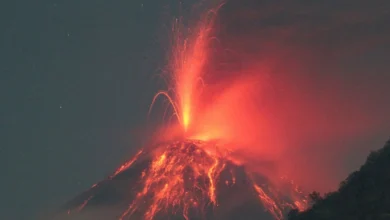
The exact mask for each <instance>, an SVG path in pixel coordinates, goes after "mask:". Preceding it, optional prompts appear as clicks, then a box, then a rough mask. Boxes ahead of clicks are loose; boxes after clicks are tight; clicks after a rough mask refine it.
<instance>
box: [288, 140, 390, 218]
mask: <svg viewBox="0 0 390 220" xmlns="http://www.w3.org/2000/svg"><path fill="white" fill-rule="evenodd" d="M309 198H310V199H311V202H312V207H311V208H310V209H308V210H306V211H304V212H299V211H298V210H291V211H290V213H289V215H288V218H289V220H309V219H310V220H385V219H386V220H390V140H389V141H388V142H387V143H386V144H385V146H384V147H383V148H382V149H380V150H378V151H373V152H371V153H370V155H369V156H368V157H367V160H366V162H365V164H364V165H363V166H361V168H360V169H359V170H358V171H355V172H353V173H351V174H350V175H349V176H348V177H347V178H346V179H345V180H344V181H342V182H341V183H340V188H339V190H338V191H336V192H332V193H328V194H326V195H325V196H324V198H322V197H321V196H320V194H319V193H317V192H313V193H311V194H310V195H309Z"/></svg>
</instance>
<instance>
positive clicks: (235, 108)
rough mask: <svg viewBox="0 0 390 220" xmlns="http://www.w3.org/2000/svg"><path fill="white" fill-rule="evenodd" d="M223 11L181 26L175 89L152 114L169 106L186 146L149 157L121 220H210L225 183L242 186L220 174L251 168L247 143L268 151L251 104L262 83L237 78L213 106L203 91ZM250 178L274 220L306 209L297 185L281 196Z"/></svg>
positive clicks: (172, 68) (172, 67)
mask: <svg viewBox="0 0 390 220" xmlns="http://www.w3.org/2000/svg"><path fill="white" fill-rule="evenodd" d="M220 7H222V4H219V5H218V6H217V7H215V9H213V10H211V11H209V12H207V13H206V14H205V15H204V16H202V19H201V20H200V22H198V24H197V25H195V26H194V27H193V28H192V29H184V30H183V26H181V23H180V19H177V20H176V21H175V23H174V28H173V32H174V44H173V48H172V54H171V63H170V64H169V66H168V71H167V72H169V73H171V75H168V76H167V77H168V78H169V80H168V82H169V86H170V88H169V89H168V90H167V91H160V92H158V93H157V94H156V95H155V97H154V98H153V100H152V104H151V106H150V109H149V114H150V112H151V109H152V108H153V106H154V104H155V102H156V99H157V98H158V97H160V96H164V97H165V98H167V100H168V101H169V103H170V104H171V105H172V108H173V115H175V116H176V117H177V119H178V120H177V121H178V123H179V127H180V129H179V130H180V131H179V132H178V133H180V134H182V135H180V137H181V140H179V141H171V142H168V143H165V144H159V145H158V147H156V148H155V149H153V150H152V151H151V152H149V153H150V154H151V155H152V156H151V157H152V158H151V162H150V164H149V166H148V167H147V168H146V169H145V170H143V171H142V175H141V180H140V182H139V183H140V187H139V190H138V191H137V192H136V195H135V198H134V200H133V201H132V202H131V203H130V204H129V206H128V208H127V209H126V210H124V212H123V213H122V215H121V216H120V219H121V220H122V219H131V217H132V216H133V215H135V214H139V213H141V215H142V216H143V218H144V219H147V220H151V219H154V218H155V217H156V216H157V215H159V214H161V213H172V214H177V213H180V214H181V215H182V216H183V217H184V218H185V219H190V218H191V216H192V215H193V213H204V210H205V209H208V208H210V207H215V206H218V205H219V201H218V194H219V193H220V192H219V188H218V187H219V186H220V185H221V183H225V184H226V185H228V186H232V185H235V184H236V176H235V172H233V171H232V170H229V172H228V173H229V174H230V175H228V177H226V176H224V177H222V175H221V173H222V172H223V171H225V170H226V169H228V168H227V165H228V164H233V165H236V166H244V167H245V166H246V165H248V163H247V162H248V161H245V159H242V158H238V157H236V156H237V153H236V152H237V151H238V150H242V149H244V147H243V146H244V145H240V143H246V144H247V145H245V146H248V145H249V144H250V145H252V146H253V145H255V146H256V145H262V144H261V142H260V143H259V142H254V141H252V140H258V139H259V138H258V133H259V131H261V130H262V129H264V128H262V129H258V128H259V127H258V126H259V124H261V125H262V126H265V125H263V124H262V123H261V122H262V121H261V120H259V119H260V118H261V117H258V115H256V112H257V110H256V108H255V107H254V106H253V105H252V104H251V101H252V97H251V96H252V95H253V94H255V93H256V92H257V88H258V87H259V84H258V81H257V78H256V77H254V76H253V75H251V74H246V75H245V77H241V78H238V79H237V80H236V81H234V82H232V83H231V84H229V86H227V88H225V89H224V90H223V91H221V92H220V93H219V94H217V95H215V94H213V95H214V97H216V99H215V100H214V101H212V102H208V103H207V104H205V100H207V98H208V95H210V94H207V93H201V92H200V91H201V88H200V87H206V85H205V83H204V80H203V76H204V75H205V74H206V68H205V66H206V64H207V61H208V58H209V57H210V51H209V50H210V41H211V40H212V39H214V38H215V37H214V36H213V27H214V26H213V25H214V22H215V20H216V16H217V12H218V10H219V8H220ZM200 82H201V83H200ZM172 132H177V131H176V130H174V131H172ZM246 140H250V141H246ZM224 143H229V145H227V144H224ZM259 149H261V150H259V151H260V152H264V153H268V152H267V151H266V150H264V149H267V146H259ZM244 150H247V149H244ZM244 152H251V151H244ZM142 153H144V151H140V152H139V153H138V154H137V155H136V156H135V157H134V158H133V159H132V160H130V161H128V162H127V163H125V164H124V165H122V166H121V167H120V168H118V170H117V171H115V173H114V174H113V175H112V176H110V179H114V178H115V177H116V176H117V175H119V174H120V173H122V172H124V171H125V170H126V169H129V168H130V167H131V166H132V165H134V164H136V163H137V160H138V158H139V157H140V155H141V154H142ZM249 154H250V153H249ZM245 172H246V174H247V176H249V177H251V178H249V180H250V185H251V188H252V189H251V190H252V191H253V193H255V194H257V197H258V199H259V201H260V202H261V204H262V206H263V207H264V208H265V209H266V210H267V211H268V212H269V213H270V214H271V215H272V216H273V217H274V218H275V219H277V220H281V219H283V215H284V214H285V212H286V210H287V209H290V208H298V209H301V210H302V209H305V208H306V206H307V201H306V198H305V196H303V194H302V192H301V191H300V190H299V189H298V188H297V187H296V186H295V185H294V184H293V182H290V183H289V184H288V187H287V188H286V189H283V190H279V189H275V187H278V186H279V185H280V184H277V183H274V182H268V183H267V185H266V186H264V184H261V182H259V181H257V180H256V178H253V177H254V176H256V175H258V174H259V173H258V172H257V171H256V170H255V169H246V170H245ZM260 174H261V173H260ZM276 179H277V181H276V182H286V179H283V178H282V177H278V178H276ZM89 200H90V199H88V201H89ZM88 201H86V202H85V204H84V203H83V204H82V207H85V206H86V204H87V203H88Z"/></svg>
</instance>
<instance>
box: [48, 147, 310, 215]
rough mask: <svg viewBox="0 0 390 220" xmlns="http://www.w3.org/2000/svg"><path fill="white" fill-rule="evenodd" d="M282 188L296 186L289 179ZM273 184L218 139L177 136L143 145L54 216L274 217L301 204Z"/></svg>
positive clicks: (293, 189)
mask: <svg viewBox="0 0 390 220" xmlns="http://www.w3.org/2000/svg"><path fill="white" fill-rule="evenodd" d="M282 188H283V189H288V190H289V191H290V192H292V191H294V192H295V191H296V188H295V186H293V185H292V184H291V183H288V182H287V181H286V185H285V186H284V187H282ZM275 189H276V188H274V187H273V185H272V181H271V180H270V179H267V178H266V177H265V176H262V175H259V174H253V173H250V172H248V171H247V170H246V168H245V167H244V166H241V165H239V164H238V163H237V162H235V161H233V160H231V159H230V157H229V154H228V153H227V152H220V151H219V149H218V146H217V145H215V144H211V143H205V142H201V141H192V140H187V141H176V142H171V143H165V144H159V145H158V146H156V147H154V148H149V149H148V150H142V151H139V152H138V153H137V154H136V155H135V156H134V157H133V158H132V159H131V160H130V161H128V162H126V163H125V164H124V165H122V166H121V167H119V168H118V170H116V171H115V172H114V173H113V174H112V175H111V176H109V177H108V178H106V179H105V180H103V181H101V182H99V183H97V184H95V185H93V186H92V187H91V188H90V189H89V190H87V191H85V192H84V193H81V194H80V195H79V196H77V197H76V198H74V199H73V200H71V201H69V202H68V203H67V204H65V205H64V206H63V207H62V208H61V209H60V211H59V212H58V213H57V214H56V215H55V217H54V219H58V220H60V219H105V220H107V219H263V220H267V219H269V220H272V219H283V218H284V216H285V214H286V213H287V212H288V211H289V210H290V209H291V208H298V209H299V208H302V206H303V203H304V202H305V198H304V197H303V196H302V195H298V194H296V195H295V196H293V197H292V196H291V195H292V194H291V193H290V194H289V193H286V191H284V192H282V191H281V190H280V189H281V188H280V187H278V188H277V189H278V190H275ZM297 195H298V196H301V198H300V200H299V201H298V200H297Z"/></svg>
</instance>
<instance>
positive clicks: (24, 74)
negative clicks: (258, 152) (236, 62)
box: [0, 0, 390, 219]
mask: <svg viewBox="0 0 390 220" xmlns="http://www.w3.org/2000/svg"><path fill="white" fill-rule="evenodd" d="M188 2H189V1H187V3H188ZM192 2H195V0H192ZM294 2H295V3H286V2H285V1H254V0H253V1H251V0H243V1H238V0H237V1H236V2H234V1H231V2H229V3H228V5H227V6H226V7H227V9H226V10H225V11H223V12H222V13H223V14H222V15H221V17H222V19H221V23H222V24H223V25H222V26H224V25H225V28H226V29H224V30H225V32H224V33H223V34H221V39H225V41H224V42H227V44H228V43H231V46H230V47H234V48H236V50H242V51H243V52H244V53H250V52H253V53H256V52H254V50H256V49H254V48H256V45H263V48H265V49H264V50H267V51H277V52H274V53H271V55H272V56H276V57H277V56H279V55H280V54H282V55H283V56H291V55H292V54H293V52H294V51H297V50H299V51H302V53H299V54H298V55H295V56H301V57H308V58H312V59H309V61H307V62H310V64H311V65H308V66H304V67H307V68H311V70H312V71H311V72H316V74H317V75H316V77H314V78H315V81H316V82H317V83H318V81H321V82H322V83H323V82H325V81H326V80H328V81H326V82H329V81H330V82H331V83H330V84H332V83H333V84H338V85H343V88H348V89H345V90H343V91H342V92H343V94H344V95H345V97H349V96H353V97H356V96H359V97H363V98H362V99H364V100H360V99H359V100H360V101H359V100H358V101H357V102H353V103H354V104H355V105H356V108H360V106H363V107H362V108H363V109H364V113H365V115H367V114H368V115H375V116H376V117H374V118H375V120H374V119H370V120H368V121H369V122H372V121H374V122H375V123H374V122H373V124H374V125H375V126H376V127H375V129H374V128H372V129H371V128H370V132H369V133H365V135H364V134H362V135H359V138H358V139H356V140H354V139H353V140H352V141H351V140H349V141H344V142H340V143H339V144H349V145H351V146H352V145H353V147H351V148H349V149H353V150H348V151H346V152H344V154H343V155H344V156H345V157H343V161H344V162H343V163H344V164H343V167H342V168H341V170H343V172H342V173H343V174H344V175H345V174H347V173H348V172H349V171H351V170H352V169H356V168H357V167H358V165H359V164H360V163H362V162H363V160H364V158H365V155H366V154H367V153H368V152H369V150H370V149H376V148H379V147H380V146H381V145H382V144H383V143H384V141H385V140H386V139H387V138H388V137H389V135H390V126H389V124H390V123H389V122H390V120H389V117H388V114H387V112H389V111H390V106H389V103H390V98H389V96H390V86H389V82H390V76H389V73H390V65H389V63H390V40H389V39H390V29H389V27H388V24H389V23H390V15H389V13H390V7H389V3H387V2H388V1H380V0H374V1H363V0H360V1H359V0H358V1H357V0H354V1H352V0H341V1H340V0H334V1H331V0H327V1H303V0H301V1H294ZM177 4H178V3H177V2H176V1H173V0H172V1H167V0H164V1H157V0H156V1H145V0H126V1H102V0H94V1H92V0H90V1H39V2H33V1H12V2H9V3H5V2H4V3H3V4H2V6H1V7H0V8H1V9H0V10H1V13H0V14H1V19H0V24H1V35H0V36H1V41H0V68H1V69H0V71H1V72H0V73H1V74H0V77H1V82H0V100H1V108H0V113H1V118H0V120H1V121H0V128H1V134H0V135H1V136H0V137H1V138H0V141H1V142H0V161H1V166H0V167H1V168H0V169H1V173H2V174H3V175H2V180H1V183H0V184H1V185H0V195H1V202H0V218H1V219H31V217H29V216H30V215H32V214H33V213H35V212H38V211H45V210H47V209H49V208H53V207H56V206H57V205H59V204H61V203H63V202H64V201H66V200H68V199H69V198H72V197H73V196H74V195H76V194H77V193H79V192H81V191H83V190H84V189H86V188H88V187H89V186H91V185H92V184H93V183H95V182H97V181H98V180H101V179H102V178H104V177H105V176H107V175H108V174H109V173H111V172H112V170H114V169H115V168H116V167H117V166H118V165H119V164H120V163H121V162H123V161H124V160H126V159H127V158H128V155H129V153H130V152H132V149H134V148H135V147H136V145H137V144H136V142H137V141H138V139H137V140H136V139H135V138H134V137H133V136H132V135H131V134H133V133H134V132H133V131H134V130H135V129H137V128H139V127H140V126H142V125H145V119H146V112H147V109H148V107H149V103H150V100H151V98H152V96H153V93H155V92H156V91H157V90H158V89H159V87H158V86H157V83H156V80H155V79H153V77H152V76H153V75H155V74H157V73H159V71H160V68H162V67H163V64H164V62H165V57H164V55H165V54H166V51H164V49H166V48H167V45H168V44H167V39H168V36H167V34H169V31H167V30H168V29H169V28H170V27H169V25H170V23H169V22H170V17H169V16H168V14H169V13H170V12H172V11H174V10H170V9H169V8H176V6H177ZM245 19H246V20H245ZM240 22H241V23H240ZM226 24H227V25H226ZM243 36H244V37H245V38H243ZM232 39H236V41H234V40H232ZM233 42H234V43H233ZM248 42H251V44H250V45H248V44H246V43H248ZM254 42H257V44H254ZM253 45H255V46H253ZM264 45H266V46H264ZM270 45H271V46H270ZM272 45H273V46H275V45H277V46H275V48H277V49H275V48H274V47H272ZM248 47H249V49H250V50H249V49H248ZM281 48H283V50H281ZM284 48H286V50H284ZM280 51H288V52H283V53H280ZM314 52H315V53H314ZM313 54H315V56H313ZM263 55H264V54H263ZM264 56H265V55H264ZM249 57H250V56H249ZM313 57H315V59H314V58H313ZM252 59H255V58H253V57H252ZM273 60H278V59H273ZM319 69H321V70H322V71H315V70H319ZM311 72H310V73H311ZM330 72H331V73H332V74H330ZM304 74H309V72H305V73H304ZM333 76H335V77H336V78H337V80H336V81H337V82H335V81H334V79H335V78H334V77H333ZM324 80H325V81H324ZM333 84H332V86H333ZM311 85H317V84H315V83H314V84H311ZM328 85H329V84H328ZM344 85H346V86H344ZM312 87H315V86H312ZM321 88H322V87H321ZM329 90H332V89H329ZM338 91H339V92H341V90H338ZM340 100H342V101H345V100H348V99H347V98H345V99H340ZM367 106H369V107H367ZM366 107H367V108H366ZM344 112H345V111H344ZM378 121H379V122H378ZM354 134H355V133H354ZM353 137H356V136H353ZM135 140H136V141H135ZM323 145H325V147H323V148H325V149H326V147H327V146H326V143H324V144H323ZM367 146H368V147H367Z"/></svg>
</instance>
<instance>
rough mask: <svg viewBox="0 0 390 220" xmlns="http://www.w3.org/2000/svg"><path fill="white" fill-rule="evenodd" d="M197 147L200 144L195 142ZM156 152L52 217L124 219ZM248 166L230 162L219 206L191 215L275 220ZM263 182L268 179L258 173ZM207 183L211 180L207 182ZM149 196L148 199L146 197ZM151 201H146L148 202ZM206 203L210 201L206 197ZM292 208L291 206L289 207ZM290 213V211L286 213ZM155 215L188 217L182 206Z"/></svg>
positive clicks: (136, 216)
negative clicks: (231, 182)
mask: <svg viewBox="0 0 390 220" xmlns="http://www.w3.org/2000/svg"><path fill="white" fill-rule="evenodd" d="M195 147H196V146H195ZM151 158H152V154H151V153H143V154H142V155H141V156H140V157H139V159H138V160H137V161H136V162H135V163H134V164H133V165H132V166H130V167H129V168H127V169H126V170H124V171H123V172H121V173H119V174H118V175H116V176H114V177H109V178H107V179H105V180H103V181H102V182H100V183H98V184H96V185H95V186H93V187H92V188H91V189H89V190H87V191H86V192H84V193H82V194H81V195H79V196H77V197H76V198H74V199H73V200H71V201H70V202H68V203H67V204H65V205H64V206H63V207H62V208H61V209H60V210H59V212H57V213H55V215H54V216H52V217H51V218H50V219H56V220H65V219H71V220H76V219H77V220H78V219H80V220H81V219H82V220H89V219H93V220H100V219H101V220H111V219H113V220H114V219H120V217H121V215H122V214H123V212H124V211H125V210H126V209H127V208H128V207H129V205H130V204H131V203H132V201H133V200H134V199H135V197H136V194H137V192H139V190H140V185H141V184H140V179H141V175H142V173H143V171H144V170H146V169H147V168H148V167H149V165H150V163H151ZM232 169H233V170H234V172H235V174H236V175H235V177H236V181H235V184H234V185H226V184H225V183H226V181H225V180H227V176H229V175H230V172H231V171H232ZM249 178H250V177H248V176H247V174H246V172H245V171H244V168H243V167H241V166H237V165H234V164H232V163H227V165H226V168H225V169H224V170H223V171H222V172H221V175H220V179H219V181H218V182H217V187H216V188H217V191H216V196H217V200H218V206H212V205H206V207H205V209H204V210H203V211H202V213H199V211H196V210H190V212H189V216H188V219H227V220H229V219H232V220H233V219H247V220H250V219H262V220H273V219H274V218H273V216H272V215H271V214H270V213H268V212H267V211H266V210H265V208H264V206H263V205H262V203H261V202H260V200H259V198H258V194H257V193H256V191H255V189H254V188H253V185H251V182H250V180H249ZM257 179H258V180H259V181H260V183H264V184H267V179H266V178H263V177H257ZM205 184H207V183H205ZM146 200H147V199H146ZM147 202H148V201H145V203H147ZM206 204H210V202H207V201H206ZM286 212H288V210H286ZM285 214H287V213H285ZM124 219H144V213H142V211H141V212H139V213H137V212H136V213H134V214H133V215H132V216H126V218H124ZM153 219H184V217H183V213H182V212H181V210H180V209H177V210H166V211H161V212H159V213H158V214H157V215H156V216H155V218H153Z"/></svg>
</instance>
